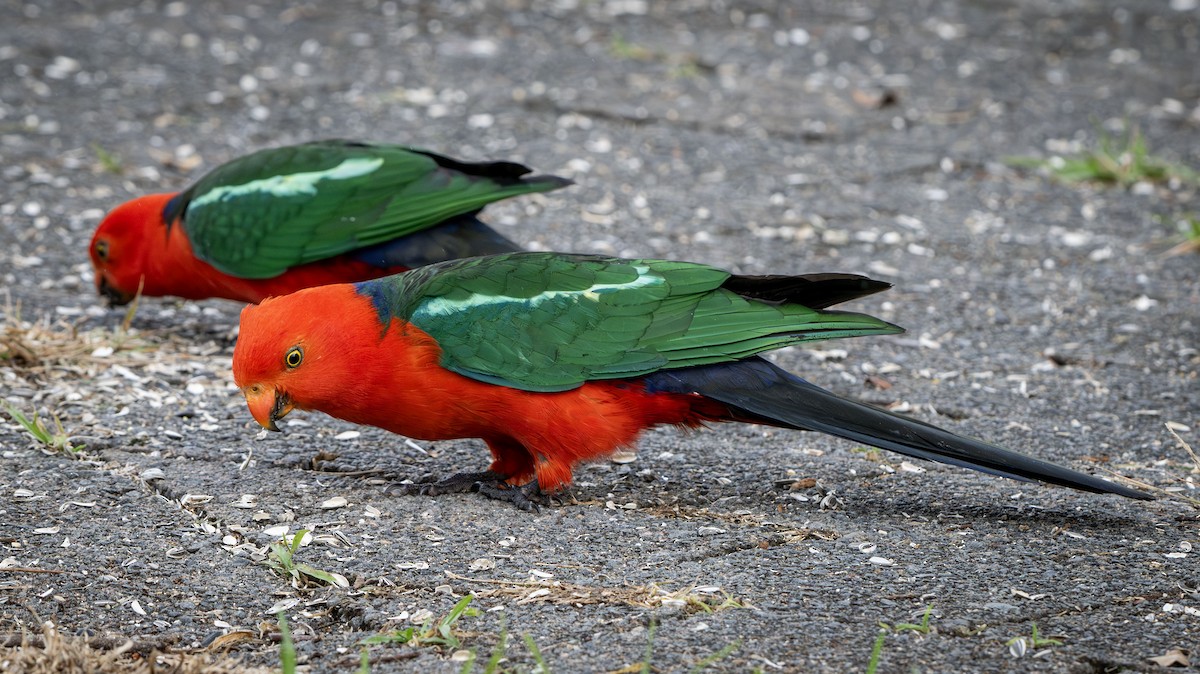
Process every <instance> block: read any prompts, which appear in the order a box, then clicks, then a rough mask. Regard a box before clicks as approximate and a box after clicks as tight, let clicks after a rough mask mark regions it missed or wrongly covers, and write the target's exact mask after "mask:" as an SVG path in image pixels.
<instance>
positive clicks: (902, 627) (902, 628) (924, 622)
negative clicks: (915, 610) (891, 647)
mask: <svg viewBox="0 0 1200 674" xmlns="http://www.w3.org/2000/svg"><path fill="white" fill-rule="evenodd" d="M932 613H933V604H928V605H927V606H925V615H923V616H922V617H921V622H920V623H919V624H914V623H896V624H895V625H888V624H887V623H879V626H880V627H881V628H883V629H884V630H888V631H892V632H896V633H900V632H916V633H917V634H929V633H930V632H932V631H933V628H932V627H930V626H929V616H930V615H931V614H932Z"/></svg>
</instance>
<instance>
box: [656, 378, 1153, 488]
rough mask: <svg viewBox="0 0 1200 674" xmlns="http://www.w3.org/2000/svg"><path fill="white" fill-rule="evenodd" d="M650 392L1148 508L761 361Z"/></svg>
mask: <svg viewBox="0 0 1200 674" xmlns="http://www.w3.org/2000/svg"><path fill="white" fill-rule="evenodd" d="M646 386H647V389H648V390H651V391H664V392H672V393H698V394H700V395H703V396H705V397H707V398H711V399H713V400H717V401H720V402H722V403H724V404H726V405H728V406H729V407H730V411H731V412H732V415H733V419H735V420H738V421H748V422H753V423H762V424H768V425H772V426H782V427H784V428H794V429H798V430H805V431H820V432H822V433H828V434H830V435H836V436H838V437H841V438H846V439H848V440H853V441H855V442H861V443H864V444H868V445H873V446H875V447H881V448H883V449H890V450H892V451H894V452H899V453H901V454H906V455H908V456H913V457H916V458H920V459H928V460H930V461H940V462H942V463H949V464H952V465H955V466H962V467H964V468H972V469H975V470H978V471H982V472H985V473H991V474H993V475H1000V476H1003V477H1009V478H1013V479H1016V480H1040V481H1042V482H1049V483H1051V484H1057V485H1062V486H1065V487H1073V488H1075V489H1082V490H1084V491H1090V492H1097V493H1102V494H1103V493H1107V494H1120V495H1121V496H1126V497H1128V498H1135V499H1142V500H1153V498H1154V497H1152V496H1150V495H1149V494H1144V493H1142V492H1140V491H1137V490H1136V489H1130V488H1128V487H1124V486H1122V485H1119V484H1116V483H1113V482H1108V481H1106V480H1102V479H1100V478H1098V477H1094V476H1092V475H1087V474H1086V473H1080V472H1078V471H1074V470H1071V469H1069V468H1064V467H1063V466H1059V465H1056V464H1053V463H1050V462H1048V461H1042V460H1040V459H1035V458H1032V457H1029V456H1025V455H1024V454H1018V453H1017V452H1014V451H1012V450H1008V449H1004V448H1003V447H998V446H996V445H992V444H988V443H986V442H982V441H980V440H973V439H971V438H965V437H963V436H961V435H955V434H954V433H951V432H949V431H946V430H943V429H941V428H938V427H937V426H933V425H931V424H927V423H925V422H923V421H917V420H916V419H910V418H908V417H903V416H900V415H898V414H893V413H891V412H886V411H884V410H881V409H879V408H876V407H871V406H870V405H866V404H863V403H859V402H854V401H852V400H846V399H844V398H839V397H838V396H836V395H834V394H832V393H830V392H829V391H826V390H825V389H823V388H820V387H818V386H815V385H813V384H810V383H808V382H807V381H804V380H803V379H801V378H799V377H797V376H795V375H793V374H790V373H788V372H786V371H784V370H782V369H780V368H778V367H776V366H774V365H772V364H771V363H769V362H767V361H765V360H762V359H761V358H751V359H747V360H743V361H739V362H736V363H725V364H721V365H706V366H699V367H692V368H682V369H679V370H663V371H659V372H656V373H654V374H653V375H651V376H649V377H647V378H646Z"/></svg>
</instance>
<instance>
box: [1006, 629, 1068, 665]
mask: <svg viewBox="0 0 1200 674" xmlns="http://www.w3.org/2000/svg"><path fill="white" fill-rule="evenodd" d="M1029 625H1030V630H1031V633H1030V636H1027V637H1026V636H1019V637H1013V638H1011V639H1009V640H1008V641H1006V642H1004V644H1005V645H1006V646H1008V650H1009V652H1011V653H1012V654H1013V655H1016V656H1017V657H1020V656H1022V655H1025V651H1026V650H1028V649H1038V648H1046V647H1048V646H1062V644H1063V642H1062V641H1061V640H1060V639H1051V638H1048V637H1043V636H1041V635H1040V634H1038V628H1037V623H1030V624H1029Z"/></svg>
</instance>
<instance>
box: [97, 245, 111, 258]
mask: <svg viewBox="0 0 1200 674" xmlns="http://www.w3.org/2000/svg"><path fill="white" fill-rule="evenodd" d="M96 257H98V258H100V259H101V260H107V259H108V242H107V241H97V242H96Z"/></svg>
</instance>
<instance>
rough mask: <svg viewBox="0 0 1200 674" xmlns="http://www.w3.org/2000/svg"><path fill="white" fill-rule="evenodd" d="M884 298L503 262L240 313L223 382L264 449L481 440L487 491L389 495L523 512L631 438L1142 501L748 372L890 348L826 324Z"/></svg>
mask: <svg viewBox="0 0 1200 674" xmlns="http://www.w3.org/2000/svg"><path fill="white" fill-rule="evenodd" d="M888 287H890V284H888V283H884V282H881V281H875V280H872V279H869V278H866V277H864V276H858V275H853V274H809V275H799V276H742V275H735V274H731V273H729V272H726V271H722V270H720V269H716V268H714V267H710V266H706V265H703V264H695V263H689V262H672V261H665V260H623V259H616V258H609V257H597V256H587V255H565V254H558V253H511V254H502V255H494V256H487V257H480V258H473V259H461V260H453V261H449V262H443V263H438V264H434V265H430V266H428V267H423V268H420V269H415V270H412V271H409V272H407V273H403V274H397V275H395V276H388V277H385V278H379V279H375V280H370V281H364V282H361V283H354V284H337V285H328V286H324V287H320V288H310V289H308V290H302V291H300V292H297V293H294V294H292V295H287V296H284V297H275V298H271V299H268V300H266V301H264V302H263V303H262V304H260V305H258V306H247V307H246V308H244V309H243V310H242V315H241V325H240V332H239V335H238V340H237V344H236V346H235V348H234V353H233V374H234V380H235V382H236V383H237V386H238V387H240V389H241V391H242V393H243V394H244V395H245V398H246V402H247V405H248V406H249V409H250V412H251V414H252V415H253V416H254V418H255V420H257V421H258V423H259V424H261V425H262V426H263V427H265V428H268V429H271V430H278V428H277V426H276V421H277V420H279V419H280V418H281V417H283V416H285V415H286V414H288V413H289V412H290V411H292V410H293V409H301V410H319V411H322V412H325V413H327V414H330V415H332V416H334V417H338V418H340V419H345V420H347V421H351V422H354V423H359V424H368V425H372V426H379V427H381V428H385V429H387V430H389V431H392V432H394V433H399V434H402V435H405V436H408V437H410V438H417V439H424V440H442V439H451V438H482V439H483V441H484V442H486V443H487V446H488V448H489V449H490V450H491V453H492V459H493V460H492V463H491V465H490V467H489V468H488V469H487V470H486V471H482V472H478V473H460V474H456V475H453V476H451V477H449V478H446V479H444V480H442V481H440V482H435V483H432V484H424V485H416V486H413V485H409V487H407V488H406V491H419V492H422V493H428V494H437V493H443V492H451V491H468V490H475V491H479V492H481V493H483V494H485V495H487V496H491V497H494V498H499V499H505V500H509V501H511V502H513V503H514V504H516V505H518V506H520V507H523V508H531V507H534V506H535V504H536V503H537V502H538V501H543V500H545V496H546V494H548V493H551V492H553V491H555V490H557V489H559V488H561V487H563V486H565V485H567V484H569V483H570V481H571V475H572V470H573V468H574V467H575V466H576V464H578V463H579V462H582V461H587V460H593V459H600V458H603V457H606V456H608V455H610V454H612V453H613V452H614V451H615V450H617V449H618V448H622V447H627V446H631V445H632V444H633V443H634V441H635V440H636V439H637V437H638V434H639V433H641V432H642V430H644V429H646V428H649V427H652V426H656V425H660V424H675V425H679V426H687V427H695V426H699V425H701V424H704V423H706V422H719V421H740V422H746V423H753V424H764V425H768V426H776V427H782V428H790V429H799V430H808V431H821V432H824V433H829V434H832V435H835V436H839V437H842V438H847V439H850V440H852V441H854V442H859V443H864V444H868V445H874V446H876V447H881V448H884V449H889V450H892V451H896V452H900V453H901V454H905V455H908V456H911V457H917V458H921V459H929V460H933V461H940V462H943V463H949V464H953V465H957V466H962V467H966V468H973V469H975V470H980V471H983V472H985V473H992V474H995V475H1001V476H1004V477H1009V478H1015V479H1018V480H1040V481H1043V482H1049V483H1053V484H1058V485H1064V486H1068V487H1073V488H1075V489H1082V490H1086V491H1091V492H1100V493H1112V494H1120V495H1121V496H1126V497H1129V498H1135V499H1150V498H1151V497H1150V496H1148V495H1146V494H1144V493H1142V492H1140V491H1137V490H1134V489H1131V488H1128V487H1125V486H1123V485H1120V484H1116V483H1113V482H1109V481H1106V480H1103V479H1100V478H1098V477H1093V476H1091V475H1087V474H1084V473H1080V472H1077V471H1074V470H1070V469H1068V468H1064V467H1062V466H1058V465H1055V464H1053V463H1049V462H1046V461H1042V460H1040V459H1035V458H1032V457H1029V456H1025V455H1023V454H1019V453H1017V452H1013V451H1010V450H1007V449H1003V448H1001V447H998V446H996V445H992V444H989V443H986V442H982V441H979V440H974V439H971V438H966V437H963V436H960V435H956V434H954V433H951V432H949V431H946V430H943V429H941V428H938V427H936V426H932V425H930V424H927V423H924V422H922V421H917V420H915V419H910V418H908V417H904V416H900V415H897V414H893V413H891V412H887V411H884V410H881V409H878V408H875V407H872V406H869V405H866V404H863V403H859V402H854V401H850V400H846V399H843V398H840V397H838V396H836V395H834V394H833V393H830V392H829V391H826V390H824V389H822V388H819V387H817V386H815V385H813V384H811V383H809V382H807V381H805V380H804V379H801V378H799V377H797V376H795V375H793V374H790V373H788V372H786V371H785V370H783V369H781V368H779V367H777V366H775V365H773V364H772V363H770V362H768V361H767V360H764V359H763V358H761V357H760V356H759V355H758V354H760V353H762V352H764V351H768V350H771V349H777V348H780V347H783V346H788V345H791V344H800V343H804V342H812V341H816V340H824V339H834V338H840V337H854V336H861V335H884V334H894V333H898V332H903V329H902V328H899V327H897V326H895V325H892V324H891V323H888V322H885V321H883V320H880V319H878V318H875V317H872V316H868V315H865V314H860V313H850V312H842V311H826V310H825V309H826V308H827V307H829V306H831V305H834V304H838V303H840V302H844V301H847V300H852V299H855V298H858V297H862V296H865V295H870V294H872V293H875V292H878V291H881V290H884V289H886V288H888Z"/></svg>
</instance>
